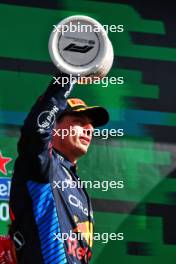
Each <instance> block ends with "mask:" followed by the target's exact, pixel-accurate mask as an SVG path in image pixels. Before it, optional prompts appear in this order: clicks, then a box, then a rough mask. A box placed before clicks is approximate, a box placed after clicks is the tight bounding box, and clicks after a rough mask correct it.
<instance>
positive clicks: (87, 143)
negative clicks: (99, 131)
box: [79, 136, 90, 145]
mask: <svg viewBox="0 0 176 264" xmlns="http://www.w3.org/2000/svg"><path fill="white" fill-rule="evenodd" d="M79 140H80V141H81V143H82V144H83V145H89V144H90V138H88V137H84V136H81V137H79Z"/></svg>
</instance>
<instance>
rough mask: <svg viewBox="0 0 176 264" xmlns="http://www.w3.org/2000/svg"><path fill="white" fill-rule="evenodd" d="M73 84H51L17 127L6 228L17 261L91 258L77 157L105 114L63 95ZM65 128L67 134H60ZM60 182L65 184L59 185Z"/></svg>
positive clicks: (73, 262) (75, 263) (73, 263)
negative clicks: (21, 125) (16, 155)
mask: <svg viewBox="0 0 176 264" xmlns="http://www.w3.org/2000/svg"><path fill="white" fill-rule="evenodd" d="M63 76H67V75H64V74H61V77H63ZM67 77H68V76H67ZM72 88H73V83H69V84H67V85H65V86H64V87H61V85H60V86H58V84H57V85H54V84H50V85H49V87H48V89H47V90H46V92H45V93H44V95H43V96H41V97H40V98H39V99H38V100H37V102H36V103H35V105H34V106H33V107H32V109H31V111H30V113H29V115H28V116H27V118H26V120H25V122H24V125H23V127H22V130H21V137H20V140H19V143H18V158H17V160H16V162H15V168H14V175H13V178H12V186H11V194H10V215H11V220H12V225H11V228H10V231H9V233H10V235H11V237H12V239H13V241H14V243H15V247H16V253H17V258H18V263H19V264H43V263H44V264H49V263H52V264H55V263H57V264H62V263H68V264H80V263H89V260H90V258H91V247H92V232H93V227H92V226H93V214H92V206H91V202H90V199H89V197H88V195H87V192H86V190H85V188H84V187H82V186H81V188H80V187H79V186H78V184H77V183H78V182H79V183H80V179H79V177H78V176H77V172H76V162H77V160H78V158H80V157H81V156H82V155H84V154H85V153H86V152H87V150H88V147H89V145H90V142H91V139H92V132H93V128H94V127H97V126H101V125H104V124H106V123H107V122H108V119H109V116H108V113H107V111H106V110H105V109H104V108H102V107H87V106H86V105H85V103H84V102H83V101H82V100H80V99H75V98H71V99H68V100H67V96H68V95H69V94H70V92H71V90H72ZM63 131H64V132H66V131H67V132H68V131H69V133H67V135H65V134H64V136H63V134H62V133H61V132H63ZM71 131H72V132H73V131H74V134H73V133H72V134H71V133H70V132H71ZM59 132H60V133H59ZM63 183H64V184H67V188H64V189H63V188H61V187H62V184H63ZM73 183H74V184H73ZM72 185H74V186H75V187H74V188H72V187H73V186H72ZM64 186H66V185H64ZM62 234H65V236H66V235H67V236H66V239H63V236H62ZM71 234H75V235H76V238H75V239H73V237H72V236H71ZM80 234H83V236H81V237H79V235H80Z"/></svg>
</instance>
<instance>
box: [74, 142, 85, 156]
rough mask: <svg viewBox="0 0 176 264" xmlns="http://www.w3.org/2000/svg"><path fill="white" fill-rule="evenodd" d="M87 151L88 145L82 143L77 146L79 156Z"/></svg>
mask: <svg viewBox="0 0 176 264" xmlns="http://www.w3.org/2000/svg"><path fill="white" fill-rule="evenodd" d="M87 151H88V146H85V145H82V144H81V145H80V146H79V147H78V148H77V152H78V153H79V154H80V156H82V155H84V154H86V153H87Z"/></svg>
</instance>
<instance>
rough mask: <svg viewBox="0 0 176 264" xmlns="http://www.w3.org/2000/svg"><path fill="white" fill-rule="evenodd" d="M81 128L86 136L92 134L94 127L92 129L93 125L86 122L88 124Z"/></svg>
mask: <svg viewBox="0 0 176 264" xmlns="http://www.w3.org/2000/svg"><path fill="white" fill-rule="evenodd" d="M83 130H84V133H85V134H86V135H87V136H90V135H92V133H93V130H94V129H93V126H92V125H91V124H90V123H88V124H86V125H84V128H83Z"/></svg>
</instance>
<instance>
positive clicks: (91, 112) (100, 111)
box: [71, 106, 109, 127]
mask: <svg viewBox="0 0 176 264" xmlns="http://www.w3.org/2000/svg"><path fill="white" fill-rule="evenodd" d="M71 112H72V113H83V114H85V115H87V116H88V117H89V118H90V119H91V120H92V125H93V126H94V127H99V126H104V125H106V124H107V123H108V121H109V113H108V111H107V110H106V109H105V108H103V107H101V106H92V107H85V108H80V109H77V110H72V111H71Z"/></svg>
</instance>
